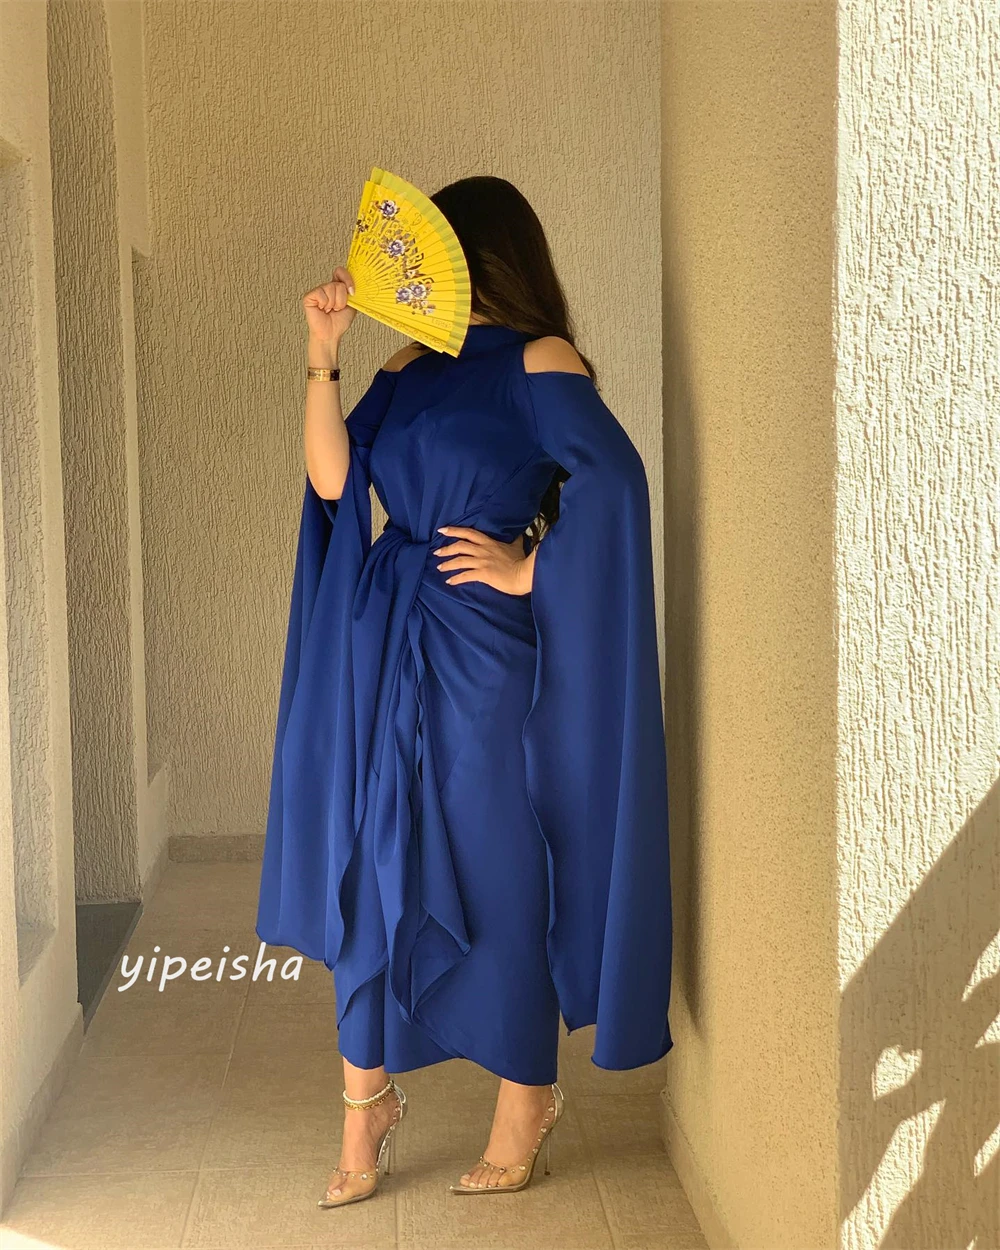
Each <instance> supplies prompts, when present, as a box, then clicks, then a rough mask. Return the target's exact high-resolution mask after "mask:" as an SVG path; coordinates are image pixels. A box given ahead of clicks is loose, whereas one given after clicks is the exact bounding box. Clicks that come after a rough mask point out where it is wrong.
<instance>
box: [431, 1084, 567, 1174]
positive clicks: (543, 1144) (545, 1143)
mask: <svg viewBox="0 0 1000 1250" xmlns="http://www.w3.org/2000/svg"><path fill="white" fill-rule="evenodd" d="M565 1106H566V1099H565V1098H564V1097H563V1092H562V1090H561V1089H560V1088H559V1086H558V1085H556V1083H555V1082H554V1081H553V1083H552V1101H551V1102H550V1103H549V1104H548V1105H547V1106H546V1108H545V1115H544V1117H543V1118H542V1127H541V1129H540V1130H539V1133H538V1138H537V1140H536V1142H535V1144H534V1145H533V1146H532V1148H531V1154H530V1155H528V1157H527V1158H526V1159H525V1160H524V1162H523V1163H512V1164H507V1165H506V1166H502V1165H501V1164H499V1163H491V1162H490V1161H489V1159H487V1158H485V1156H483V1155H480V1156H479V1164H480V1165H481V1166H483V1167H488V1168H492V1169H493V1171H494V1172H501V1173H503V1172H521V1173H523V1175H522V1176H521V1179H520V1180H517V1181H513V1182H512V1183H511V1184H510V1185H506V1184H500V1185H450V1186H449V1192H451V1193H453V1194H515V1193H517V1191H518V1190H519V1189H524V1188H525V1186H526V1185H528V1184H529V1183H530V1182H531V1178H532V1176H534V1174H535V1164H536V1163H537V1162H538V1156H539V1154H541V1153H543V1152H544V1154H545V1175H546V1176H548V1174H549V1172H550V1170H551V1169H550V1167H549V1162H550V1155H551V1150H552V1130H553V1129H554V1128H555V1126H556V1125H557V1124H558V1123H559V1120H560V1119H561V1118H562V1113H563V1111H564V1109H565Z"/></svg>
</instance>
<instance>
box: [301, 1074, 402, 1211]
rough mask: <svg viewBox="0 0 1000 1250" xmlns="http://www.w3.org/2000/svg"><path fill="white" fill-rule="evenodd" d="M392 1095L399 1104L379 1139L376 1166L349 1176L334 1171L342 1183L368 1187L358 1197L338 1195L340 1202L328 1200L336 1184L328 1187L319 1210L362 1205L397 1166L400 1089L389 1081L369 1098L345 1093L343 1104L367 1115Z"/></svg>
mask: <svg viewBox="0 0 1000 1250" xmlns="http://www.w3.org/2000/svg"><path fill="white" fill-rule="evenodd" d="M393 1094H395V1096H396V1099H397V1101H398V1103H399V1108H398V1110H397V1112H396V1117H395V1119H394V1120H393V1121H392V1123H391V1124H390V1125H389V1126H388V1127H387V1128H386V1130H385V1132H384V1133H383V1134H382V1136H381V1137H380V1138H379V1141H378V1147H377V1149H376V1154H375V1165H374V1167H372V1168H369V1169H368V1171H366V1172H360V1171H353V1172H349V1171H347V1170H346V1169H345V1168H334V1169H333V1170H334V1172H335V1173H336V1174H337V1176H339V1177H341V1179H342V1180H343V1181H347V1180H351V1179H352V1178H354V1179H357V1180H362V1181H366V1182H368V1181H370V1182H371V1184H369V1185H366V1186H365V1187H364V1188H362V1189H361V1191H360V1192H358V1193H352V1194H346V1195H343V1194H342V1195H341V1196H340V1197H339V1198H331V1197H330V1190H331V1189H332V1188H336V1185H335V1184H331V1185H329V1186H327V1191H326V1195H325V1196H324V1197H322V1198H320V1200H319V1202H318V1203H317V1206H320V1207H346V1206H347V1205H348V1203H351V1202H361V1200H362V1199H364V1198H370V1197H371V1196H372V1194H373V1193H374V1192H375V1190H376V1189H377V1188H378V1183H379V1181H380V1180H381V1179H382V1177H383V1176H389V1175H390V1174H391V1172H392V1169H393V1167H394V1166H395V1162H396V1129H397V1128H399V1125H400V1123H401V1121H402V1119H403V1116H404V1115H405V1114H406V1095H405V1094H404V1093H403V1091H402V1090H401V1089H400V1088H399V1086H398V1085H397V1084H396V1082H395V1081H394V1080H393V1079H392V1077H390V1078H389V1080H388V1081H387V1082H386V1084H385V1085H384V1086H383V1088H382V1089H380V1090H379V1091H378V1093H377V1094H372V1096H371V1097H370V1098H349V1097H348V1096H347V1090H346V1089H345V1090H344V1093H343V1098H344V1104H345V1106H347V1107H348V1108H349V1109H350V1110H352V1111H370V1110H371V1108H372V1107H377V1106H378V1105H379V1104H380V1103H383V1102H385V1100H386V1099H387V1098H389V1097H391V1096H392V1095H393Z"/></svg>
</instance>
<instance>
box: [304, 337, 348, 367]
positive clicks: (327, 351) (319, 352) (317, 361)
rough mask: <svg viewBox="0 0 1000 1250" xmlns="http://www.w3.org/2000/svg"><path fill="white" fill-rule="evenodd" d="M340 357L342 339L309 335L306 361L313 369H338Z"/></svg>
mask: <svg viewBox="0 0 1000 1250" xmlns="http://www.w3.org/2000/svg"><path fill="white" fill-rule="evenodd" d="M339 357H340V339H314V338H313V337H312V335H310V336H309V344H308V348H307V351H306V363H307V364H308V366H309V368H311V369H336V368H337V367H338V364H339Z"/></svg>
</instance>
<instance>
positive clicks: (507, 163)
mask: <svg viewBox="0 0 1000 1250" xmlns="http://www.w3.org/2000/svg"><path fill="white" fill-rule="evenodd" d="M657 18H658V13H657V8H656V6H655V5H651V4H625V5H619V4H605V3H593V4H557V5H541V4H537V5H536V4H521V3H516V2H515V3H475V4H425V3H360V2H358V3H353V2H352V3H347V2H340V3H296V4H288V5H280V4H258V3H239V4H235V5H234V4H225V3H205V2H204V0H199V2H198V3H180V4H175V3H169V2H164V0H157V3H155V4H150V5H148V6H147V8H146V11H145V34H146V41H145V48H146V58H147V75H148V76H147V87H148V124H149V177H150V195H151V212H152V221H153V227H152V229H153V234H154V238H153V246H152V263H151V265H150V268H149V272H148V274H147V273H143V274H142V275H141V291H140V294H139V301H140V304H141V308H142V310H143V311H142V317H143V319H144V323H145V325H146V330H145V333H144V334H142V335H141V336H140V347H139V371H140V378H141V387H142V393H143V395H144V396H145V397H146V398H145V399H144V403H143V411H142V417H141V451H142V461H141V463H142V491H143V500H142V502H143V519H144V564H145V578H146V608H147V631H148V633H147V659H148V683H149V727H150V759H151V765H152V766H154V767H156V766H159V764H160V763H161V762H164V761H169V763H170V767H171V770H172V786H171V790H172V808H171V812H170V821H169V827H170V831H171V832H172V833H181V834H215V833H222V834H225V833H247V832H255V833H262V832H263V828H264V820H265V815H266V806H267V783H268V777H269V772H270V764H271V752H272V750H273V743H274V720H275V716H276V713H277V698H278V684H279V679H280V669H281V659H282V654H283V640H284V631H285V627H286V623H287V616H288V599H289V593H290V588H291V573H292V564H293V559H294V542H295V532H296V526H297V522H298V515H299V510H300V507H301V491H302V481H303V473H304V469H303V460H302V447H301V429H302V415H303V413H302V409H303V404H304V382H303V371H304V365H305V331H304V320H303V318H302V313H301V303H300V301H301V296H302V294H303V292H304V291H306V290H307V289H308V288H309V287H310V286H313V285H315V284H316V283H317V282H320V281H323V280H325V279H327V278H328V277H329V275H330V273H331V272H332V270H333V268H334V266H335V265H337V264H338V263H340V262H341V261H342V260H343V258H344V257H345V256H346V252H347V245H348V241H349V237H350V226H351V223H352V221H353V215H354V212H355V209H356V207H357V198H358V195H359V193H360V188H361V184H362V182H363V181H364V179H365V177H366V176H367V175H368V173H369V171H370V169H371V167H372V165H380V166H382V167H385V168H388V169H390V170H393V171H394V172H398V173H400V174H402V175H403V176H404V177H407V178H409V179H411V180H412V181H414V182H415V183H416V184H417V185H418V186H421V187H423V188H425V189H427V190H428V191H432V190H434V189H435V188H436V187H437V186H440V185H442V184H443V183H445V182H447V181H450V180H451V179H453V178H456V177H459V176H462V175H464V174H470V173H483V172H485V173H494V174H499V175H502V176H506V177H508V178H510V179H511V180H512V181H514V182H516V183H517V184H518V185H519V186H520V187H521V188H522V190H523V191H524V192H525V193H526V194H527V196H528V198H529V199H530V200H531V201H532V203H533V204H534V205H535V207H536V209H537V211H538V213H539V215H540V217H541V219H542V221H543V224H544V225H545V226H546V228H547V230H548V232H549V235H550V239H551V242H552V245H553V249H554V252H555V256H556V262H557V265H558V268H559V271H560V274H561V276H562V278H563V280H564V282H565V285H566V288H567V293H568V296H569V298H570V302H571V308H572V310H573V312H574V313H575V315H576V318H577V328H578V331H579V337H580V342H581V346H582V347H583V350H584V351H585V352H586V353H587V354H588V355H589V356H590V357H591V358H592V359H593V360H594V362H595V365H596V367H597V369H598V370H599V373H600V376H601V381H602V386H603V391H604V394H605V396H606V398H607V400H608V403H609V404H610V406H611V407H612V408H613V410H614V411H615V412H616V413H617V415H618V416H619V417H620V419H621V420H622V422H623V423H624V424H625V425H626V427H627V428H628V429H629V431H630V433H631V434H632V435H633V437H634V439H635V441H636V443H637V445H638V446H639V448H640V451H641V452H642V453H643V455H644V457H645V461H646V465H647V469H648V472H649V478H650V483H651V493H652V499H653V506H654V509H655V510H656V511H657V513H658V511H659V508H660V506H661V505H660V490H659V480H660V476H661V461H660V455H661V446H660V443H661V440H660V405H659V375H660V319H659V315H658V312H659V301H660V266H659V230H658V214H659V180H658V177H657V172H656V171H657V162H658V152H659V132H658V104H657V101H658V89H659V66H658V50H657V44H656V34H657V29H658V28H657ZM402 341H403V340H402V339H401V338H400V336H398V335H395V334H393V333H392V332H391V331H389V330H387V329H384V328H383V327H380V326H378V325H376V324H375V323H374V322H372V321H370V320H369V319H367V318H364V317H359V318H358V319H357V321H356V322H355V323H354V326H353V327H352V330H351V333H350V336H349V338H348V339H347V340H346V342H345V347H344V351H343V367H344V370H345V380H344V387H343V390H344V400H345V404H347V405H348V406H350V405H351V404H353V403H354V402H355V400H356V399H357V397H358V396H359V395H360V394H361V392H362V391H363V389H364V388H365V386H367V384H368V382H369V381H370V379H371V377H372V374H373V373H374V371H375V369H376V368H377V367H378V365H379V364H380V363H381V362H382V361H383V360H384V359H385V358H386V357H387V356H388V355H389V354H390V353H391V352H392V351H394V350H395V349H396V348H397V347H398V346H399V344H400V343H401V342H402ZM657 529H659V525H658V524H657ZM657 559H658V560H659V552H657Z"/></svg>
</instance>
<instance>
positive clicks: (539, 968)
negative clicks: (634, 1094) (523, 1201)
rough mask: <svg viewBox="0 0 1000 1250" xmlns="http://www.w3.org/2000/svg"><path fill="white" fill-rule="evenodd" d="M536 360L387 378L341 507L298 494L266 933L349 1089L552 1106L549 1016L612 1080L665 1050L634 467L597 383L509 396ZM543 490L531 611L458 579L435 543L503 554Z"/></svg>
mask: <svg viewBox="0 0 1000 1250" xmlns="http://www.w3.org/2000/svg"><path fill="white" fill-rule="evenodd" d="M529 337H530V336H528V335H527V334H524V333H522V332H521V331H518V330H514V329H511V328H509V327H506V326H499V325H470V327H469V329H468V332H467V336H466V339H465V342H464V344H463V346H462V348H461V351H460V354H459V356H458V357H457V358H454V357H451V356H447V355H444V354H439V353H435V352H428V353H426V354H425V355H423V356H421V357H419V358H418V359H416V360H414V361H412V362H410V363H409V364H407V365H406V366H405V367H404V368H403V369H402V370H400V371H399V372H387V371H385V370H379V372H378V373H377V374H376V376H375V378H374V379H373V381H372V383H371V385H370V387H369V388H368V390H367V391H366V392H365V394H364V395H363V396H362V398H361V399H360V400H359V401H358V403H357V404H356V405H355V407H354V408H353V409H352V411H351V412H350V413H349V415H348V418H347V422H346V428H347V432H348V436H349V445H350V457H351V458H350V466H349V469H348V474H347V481H346V482H345V486H344V491H343V494H342V496H341V498H340V499H339V500H336V501H332V500H324V499H321V498H320V497H319V496H318V495H317V494H316V492H315V490H314V489H313V487H312V484H311V483H310V481H309V479H308V477H307V478H306V481H305V488H304V497H303V508H302V517H301V522H300V528H299V539H298V547H297V552H296V561H295V572H294V577H293V585H292V602H291V609H290V614H289V623H288V634H287V642H286V647H285V659H284V667H283V672H282V682H281V693H280V697H279V707H278V724H277V732H276V740H275V751H274V763H273V768H272V777H271V792H270V804H269V811H268V822H267V834H266V839H265V850H264V861H263V865H262V872H261V885H260V898H259V906H258V916H257V933H258V936H259V937H260V938H261V939H262V940H263V941H265V942H267V943H270V944H272V945H284V946H290V947H292V948H294V949H296V950H299V951H301V952H302V953H303V954H305V955H307V956H309V957H310V958H313V959H319V960H323V961H324V962H325V964H326V966H327V967H328V968H330V969H331V970H332V973H333V981H334V988H335V996H336V1005H337V1025H338V1045H339V1049H340V1052H341V1053H342V1054H343V1055H344V1057H345V1058H347V1059H348V1060H349V1061H350V1062H351V1063H353V1064H356V1065H358V1066H359V1067H365V1068H372V1067H377V1066H379V1065H380V1064H383V1063H384V1064H385V1066H386V1067H387V1069H388V1070H389V1071H395V1072H403V1071H407V1070H410V1069H412V1068H416V1067H422V1066H425V1065H427V1064H431V1063H436V1062H439V1061H440V1060H443V1059H448V1058H452V1057H458V1056H461V1057H464V1058H468V1059H471V1060H473V1061H474V1062H476V1063H478V1064H480V1065H481V1066H482V1067H484V1068H486V1069H488V1070H489V1071H491V1072H493V1073H496V1074H497V1075H499V1076H503V1077H507V1078H509V1079H510V1080H513V1081H518V1082H520V1083H523V1084H531V1085H540V1084H545V1083H547V1082H549V1081H553V1080H555V1078H556V1052H557V1044H558V1029H559V1018H560V1013H561V1015H562V1017H563V1019H564V1021H565V1023H566V1026H567V1028H568V1029H570V1030H572V1029H575V1028H578V1027H580V1026H582V1025H585V1024H594V1023H596V1024H597V1030H596V1033H595V1048H594V1055H593V1060H594V1062H595V1063H596V1064H598V1065H599V1066H602V1067H606V1068H614V1069H620V1068H631V1067H636V1066H639V1065H640V1064H644V1063H649V1062H652V1061H654V1060H656V1059H658V1058H660V1057H661V1056H662V1055H663V1054H665V1053H666V1052H667V1050H669V1049H670V1046H671V1044H672V1042H671V1037H670V1031H669V1027H668V1023H667V1005H668V999H669V990H670V959H671V941H670V939H671V908H670V883H669V853H668V838H667V794H666V757H665V751H664V737H663V722H662V713H661V705H660V687H659V667H658V658H657V652H656V633H655V612H654V604H653V581H652V556H651V544H650V517H649V501H648V492H647V483H646V477H645V472H644V470H643V466H642V461H641V459H640V458H639V455H638V453H637V452H636V450H635V448H634V446H633V445H632V443H631V442H630V440H629V439H628V437H627V435H626V434H625V431H624V429H623V428H622V426H621V425H620V424H619V423H618V421H617V420H616V419H615V417H614V416H613V415H612V414H611V412H610V411H609V409H608V408H607V407H606V405H605V404H604V402H603V400H601V398H600V396H599V394H598V392H597V389H596V387H595V386H594V384H593V383H592V382H591V380H590V378H589V377H585V376H583V375H581V374H572V373H555V372H553V373H532V374H529V373H527V372H526V371H525V369H524V362H523V349H524V344H525V343H526V342H527V341H528V338H529ZM559 465H562V466H563V467H564V468H565V469H567V470H568V472H569V473H570V477H569V479H568V480H567V482H566V483H565V484H564V486H563V488H562V494H561V501H560V517H559V520H558V521H557V522H556V524H555V525H554V526H553V527H552V529H551V530H550V531H549V533H548V534H547V535H545V536H544V537H543V539H542V541H541V543H540V544H539V547H538V551H537V553H536V558H535V569H534V575H533V585H532V591H531V593H530V594H528V595H523V596H517V595H510V594H506V593H503V592H501V591H498V590H495V589H494V588H492V587H490V586H487V585H485V584H484V583H481V582H464V583H459V584H457V585H449V584H447V582H446V578H447V577H448V576H451V575H452V573H451V571H447V572H442V571H440V570H439V568H438V564H439V563H440V562H442V561H443V559H444V558H443V557H437V556H435V554H434V551H435V548H438V547H441V546H444V545H446V544H447V543H448V542H449V541H451V540H450V539H449V538H447V537H446V536H445V535H442V534H440V533H439V532H438V530H437V527H438V526H440V525H459V526H471V527H475V528H476V529H479V530H481V531H483V532H484V533H486V534H488V535H490V536H491V537H493V538H496V539H499V540H502V541H507V542H509V541H511V540H513V539H516V538H517V537H518V536H519V535H523V534H524V531H525V529H526V527H527V526H528V524H529V523H530V522H531V521H532V519H533V518H534V517H535V515H536V513H537V510H538V504H539V500H540V498H541V496H542V494H543V493H544V491H545V489H546V487H547V486H548V484H549V482H550V481H551V479H552V475H553V473H554V471H555V470H556V468H557V467H558V466H559ZM371 486H374V489H375V491H376V493H377V495H378V497H379V499H380V501H381V502H382V504H383V506H384V508H385V510H386V512H387V514H388V516H389V518H390V520H389V522H388V524H387V525H386V527H385V528H384V529H383V531H382V532H381V533H380V534H379V535H378V537H377V538H376V539H375V541H374V542H372V541H371V505H370V494H369V488H370V487H371ZM524 541H525V542H527V540H526V539H525V540H524Z"/></svg>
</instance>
